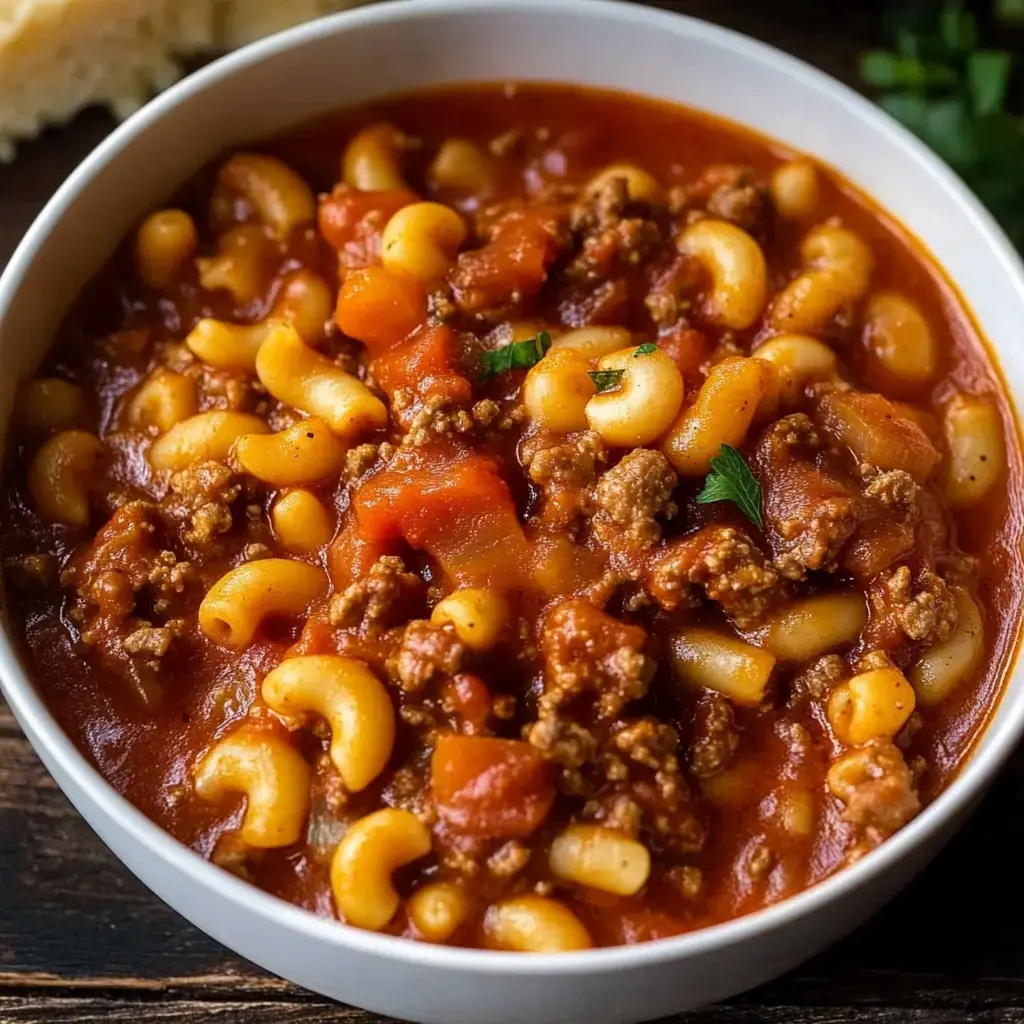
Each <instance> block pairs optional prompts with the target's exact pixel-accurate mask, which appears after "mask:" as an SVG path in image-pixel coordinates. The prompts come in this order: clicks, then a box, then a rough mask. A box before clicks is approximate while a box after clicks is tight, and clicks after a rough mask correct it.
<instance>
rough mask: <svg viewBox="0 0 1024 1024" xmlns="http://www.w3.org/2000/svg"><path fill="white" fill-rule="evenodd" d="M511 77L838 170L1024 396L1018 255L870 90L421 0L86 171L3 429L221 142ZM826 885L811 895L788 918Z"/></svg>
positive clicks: (272, 50)
mask: <svg viewBox="0 0 1024 1024" xmlns="http://www.w3.org/2000/svg"><path fill="white" fill-rule="evenodd" d="M637 55H642V57H638V56H637ZM502 79H517V80H536V81H563V82H577V83H581V84H590V85H599V86H602V87H606V88H617V89H623V90H628V91H632V92H638V93H644V94H647V95H650V96H655V97H659V98H662V99H666V100H671V101H676V102H681V103H685V104H688V105H691V106H694V107H698V108H702V109H704V110H707V111H710V112H712V113H715V114H718V115H720V116H723V117H727V118H730V119H732V120H734V121H737V122H740V123H742V124H745V125H748V126H750V127H752V128H755V129H756V130H757V131H758V132H760V133H761V134H763V135H767V136H769V137H772V138H775V139H777V140H779V141H780V142H783V143H785V144H786V145H789V146H792V147H794V148H796V149H801V150H806V151H808V152H810V153H812V154H814V155H815V156H816V157H818V158H819V159H821V160H823V161H825V162H826V163H828V164H831V165H832V166H834V167H836V168H837V169H839V170H840V171H841V172H842V173H843V174H844V175H845V176H846V177H848V178H849V179H851V180H852V181H853V182H854V183H856V184H857V185H858V186H859V187H860V188H862V189H863V190H864V191H865V192H867V193H868V194H869V195H871V196H873V197H874V198H875V199H876V200H877V201H878V202H879V204H880V205H881V206H882V207H883V208H885V209H887V210H890V211H892V212H893V213H894V214H895V215H896V216H897V218H898V220H899V221H900V222H901V223H902V224H903V225H905V226H906V227H907V228H908V229H909V230H910V231H911V232H913V233H914V234H915V235H916V236H917V237H918V238H919V239H920V240H921V241H922V242H923V243H924V245H925V246H926V247H927V248H928V249H929V250H930V251H931V252H932V253H933V255H934V257H935V259H936V260H937V261H938V262H939V263H940V264H941V265H942V266H943V267H944V268H945V270H946V271H947V273H948V274H949V276H950V278H951V279H953V280H954V281H956V282H957V285H958V286H959V288H960V290H961V291H962V293H963V295H964V296H965V297H966V300H967V303H968V305H969V306H970V307H971V308H972V310H973V312H974V314H975V317H976V319H977V321H978V323H979V325H980V327H981V329H982V331H983V332H984V334H985V335H986V336H987V337H988V339H989V340H990V341H991V343H992V346H993V348H994V350H995V351H996V353H997V354H998V358H999V361H1000V364H1001V367H1002V371H1003V373H1004V375H1005V378H1006V380H1007V383H1008V387H1009V390H1010V393H1011V394H1012V395H1015V396H1022V395H1024V348H1022V347H1021V346H1020V345H1019V343H1018V341H1017V334H1018V333H1019V329H1020V328H1019V324H1020V321H1021V311H1022V309H1024V277H1022V273H1021V267H1020V263H1019V261H1018V259H1017V257H1016V254H1015V253H1014V252H1013V250H1012V248H1011V247H1010V245H1009V243H1008V242H1007V241H1006V239H1005V237H1004V236H1003V235H1002V233H1001V232H1000V231H999V230H998V228H996V227H995V225H994V224H993V222H992V221H991V218H990V217H989V216H988V215H987V214H986V213H985V211H984V210H983V209H982V208H981V206H980V204H979V203H978V202H977V201H976V200H975V199H974V197H973V196H972V195H971V194H970V193H969V192H968V191H967V189H966V188H965V187H964V186H963V185H962V184H961V183H960V182H959V180H958V179H957V178H956V177H955V176H954V175H953V174H952V173H951V172H949V171H948V170H946V169H945V168H944V167H943V166H942V165H941V164H939V162H938V161H937V160H936V159H935V158H934V157H933V156H932V155H931V154H930V153H929V152H928V151H927V150H926V149H925V148H924V147H923V146H922V145H921V144H919V143H917V142H916V141H915V140H914V139H913V138H911V137H910V136H909V135H908V134H907V133H906V132H904V131H903V130H902V129H900V128H899V127H898V126H897V125H895V123H894V122H891V121H890V120H889V119H888V118H887V117H886V116H885V115H883V114H881V113H879V112H878V111H877V110H876V109H875V108H874V107H873V106H872V105H871V104H870V103H868V102H867V101H866V100H864V99H862V98H860V97H858V96H857V95H855V94H854V93H852V92H850V91H849V90H847V89H845V88H843V87H842V86H840V85H838V84H837V83H835V82H833V81H832V80H830V79H828V78H827V77H826V76H824V75H822V74H820V73H818V72H816V71H814V70H813V69H811V68H809V67H806V66H805V65H803V64H801V63H800V62H798V61H795V60H793V59H791V58H788V57H786V56H784V55H782V54H779V53H777V52H775V51H773V50H771V49H770V48H768V47H765V46H762V45H760V44H757V43H753V42H751V41H750V40H746V39H743V38H742V37H740V36H737V35H734V34H733V33H729V32H726V31H723V30H721V29H717V28H713V27H711V26H708V25H706V24H703V23H701V22H696V21H692V20H690V19H686V18H679V17H672V16H668V15H665V14H662V13H658V12H654V11H650V10H645V9H643V8H639V7H635V6H632V5H625V4H621V5H620V4H606V3H602V2H599V0H473V2H470V0H414V2H412V3H396V4H384V5H382V6H381V7H379V8H366V9H364V10H360V11H357V12H354V13H351V14H348V15H342V16H339V17H337V18H331V19H326V20H324V21H323V22H319V23H315V24H312V25H309V26H304V27H301V28H299V29H296V30H294V31H292V32H289V33H286V34H284V35H283V36H280V37H276V38H274V39H271V40H268V41H265V42H263V43H259V44H256V45H255V46H253V47H250V48H247V49H246V50H245V51H242V52H240V53H238V54H235V55H233V56H231V57H229V58H226V59H225V60H223V61H220V62H218V63H217V64H216V65H214V66H212V67H210V68H208V69H205V70H204V71H202V72H200V73H198V74H197V75H195V76H193V77H192V78H190V79H189V80H187V81H186V82H184V83H183V84H182V85H180V86H179V87H177V88H176V89H173V90H171V91H170V92H169V93H167V94H164V95H163V96H161V97H160V98H158V99H157V100H155V101H154V102H153V103H152V104H150V105H149V106H147V107H146V108H144V110H143V111H141V112H140V114H138V115H136V117H135V118H133V119H132V120H131V122H129V124H128V125H126V126H125V127H124V128H122V129H121V130H120V131H119V132H117V133H115V135H114V136H112V137H111V139H109V140H108V141H107V142H106V143H105V144H104V145H103V146H101V147H100V149H99V150H97V152H96V153H95V154H93V156H92V157H90V158H89V160H87V161H86V163H85V164H83V166H82V167H81V168H80V169H79V170H78V171H76V172H75V174H74V175H73V176H72V177H71V178H70V179H69V181H68V182H67V183H66V185H65V186H64V187H63V189H62V190H61V192H60V193H59V194H58V196H57V197H56V198H55V200H54V201H53V202H52V203H51V204H50V206H49V207H48V208H47V211H46V212H45V213H44V214H43V215H42V217H41V218H40V219H39V221H37V223H36V225H35V226H34V227H33V229H32V230H31V232H30V233H29V235H28V236H27V238H26V240H25V241H24V242H23V244H22V247H21V248H20V249H19V252H18V254H17V255H16V256H15V258H14V260H12V263H11V266H10V267H9V269H8V271H7V273H5V275H4V277H3V279H2V280H0V367H2V373H0V442H2V437H3V433H4V432H5V426H6V421H7V419H8V413H9V410H10V405H11V398H12V395H13V390H14V387H15V385H16V383H17V382H18V381H19V380H20V379H23V378H24V377H26V376H28V375H29V374H30V373H31V372H32V371H33V370H34V369H35V366H36V365H37V364H38V362H39V360H40V359H41V357H42V355H43V353H44V352H45V349H46V348H47V346H48V344H49V342H50V338H51V336H52V333H53V330H54V328H55V327H56V324H57V322H58V320H59V318H60V317H61V315H62V314H63V312H64V310H65V309H66V307H67V305H68V302H69V301H70V299H71V298H72V297H73V296H74V295H75V294H76V293H77V292H78V291H79V290H80V289H81V287H82V286H83V285H84V284H85V283H86V281H87V280H88V279H89V277H90V276H91V275H92V273H93V272H94V271H95V270H96V269H97V268H98V267H99V266H100V265H101V264H102V263H103V261H104V260H105V259H106V258H107V257H108V256H109V254H110V252H111V251H112V250H113V248H114V246H115V245H116V244H117V242H118V240H119V239H120V238H121V237H122V236H123V235H124V233H125V232H126V231H127V229H128V228H129V227H130V226H131V224H132V223H133V222H134V221H135V220H136V219H137V218H138V216H139V215H140V214H141V213H142V212H143V211H145V210H147V209H149V208H151V207H153V206H154V205H156V204H158V203H160V202H161V201H162V200H163V199H164V198H166V196H167V195H169V194H170V193H171V192H172V191H173V190H174V188H175V187H176V186H177V185H178V184H179V183H180V182H181V181H182V180H183V179H184V178H186V177H187V176H188V175H189V174H191V173H192V172H193V171H195V170H196V169H197V168H198V167H199V166H200V165H202V164H203V163H204V162H206V161H207V160H209V159H210V158H212V157H213V156H214V155H215V154H217V153H218V152H220V151H222V150H225V149H228V148H231V147H233V146H237V145H238V144H240V143H244V142H246V141H248V140H251V139H254V138H260V137H264V136H267V135H272V134H274V133H276V132H278V131H281V130H283V129H285V128H287V127H291V126H293V125H296V124H298V123H301V122H303V121H307V120H310V119H313V118H315V117H318V116H321V115H323V114H326V113H328V112H330V111H331V110H333V109H336V108H337V107H339V106H344V105H347V104H352V103H358V102H360V101H363V100H366V99H369V98H372V97H375V96H381V95H384V94H387V93H392V92H399V91H408V90H412V89H416V88H419V87H425V86H428V85H443V84H452V83H457V82H472V81H495V80H502ZM9 656H10V651H9V648H7V645H6V642H5V641H4V638H2V637H0V661H6V665H7V669H8V670H7V671H5V676H6V678H5V682H6V685H7V686H8V688H9V690H10V695H11V696H12V704H15V705H16V708H20V710H21V711H23V712H24V711H25V710H26V709H29V710H31V711H32V712H33V714H34V715H35V716H36V721H37V723H39V724H40V731H41V732H43V733H45V743H46V744H48V745H52V750H51V753H52V755H53V757H54V758H57V757H61V758H73V756H74V755H73V754H69V753H68V752H67V751H62V752H59V753H58V752H57V748H58V747H59V746H60V745H61V738H60V736H59V732H58V730H57V729H56V726H54V725H53V723H52V719H49V718H48V716H46V715H45V712H43V711H42V710H41V709H40V708H39V707H38V701H36V699H35V698H34V696H33V695H31V694H30V687H29V685H28V684H27V682H26V681H25V680H24V679H23V677H21V678H20V677H19V676H18V674H16V673H15V672H14V671H13V668H12V666H13V661H7V658H8V657H9ZM33 701H35V706H31V704H32V702H33ZM1022 719H1024V678H1021V677H1020V676H1019V674H1018V675H1017V676H1015V677H1014V678H1013V679H1011V681H1010V683H1009V684H1008V690H1007V693H1006V697H1005V698H1004V700H1003V702H1002V704H1001V706H1000V708H999V710H998V712H997V714H996V716H995V718H994V722H993V725H992V727H990V728H989V729H988V731H987V733H986V735H985V737H984V739H983V741H982V743H981V744H980V746H979V748H978V752H977V753H976V755H975V760H976V761H979V762H981V763H979V765H978V766H977V768H976V771H974V774H973V776H972V777H973V779H974V783H972V784H971V785H972V786H973V788H974V789H977V788H978V786H979V785H980V784H981V783H983V782H984V781H985V780H986V778H987V777H988V776H990V775H991V774H992V772H993V771H994V769H995V768H996V767H997V765H998V763H999V761H1000V760H1001V759H1002V758H1003V757H1004V756H1005V755H1006V753H1007V752H1008V750H1009V749H1010V747H1011V745H1012V743H1013V741H1014V740H1015V739H1016V736H1017V734H1018V732H1019V726H1020V724H1021V721H1022ZM63 745H64V746H65V747H66V746H67V744H66V741H64V743H63ZM77 763H78V762H74V763H72V761H71V760H68V761H66V764H69V765H71V766H72V768H74V767H75V765H77ZM82 763H83V764H84V762H82ZM971 767H972V770H973V769H975V766H974V765H972V766H971ZM969 774H970V773H969ZM961 781H963V782H966V780H961ZM97 785H99V783H98V781H97ZM958 785H959V783H958ZM956 788H957V787H954V789H956ZM969 795H970V794H969V793H965V794H964V797H963V800H959V797H954V795H953V794H952V793H947V794H946V795H945V796H944V797H943V798H940V800H939V801H938V802H937V803H936V805H933V808H932V809H931V810H930V811H929V812H928V813H926V814H925V815H923V816H922V819H919V820H918V821H917V822H914V823H912V824H911V825H910V826H908V828H907V829H906V830H905V832H904V833H901V834H900V835H899V836H897V837H895V838H894V839H893V840H891V841H890V843H888V844H886V847H885V848H884V849H883V850H882V851H881V852H880V853H879V854H877V855H875V857H872V858H868V861H874V862H875V867H872V866H870V865H868V864H866V863H865V864H863V865H858V866H857V867H856V868H855V869H852V872H847V873H846V874H847V875H850V876H851V877H850V878H848V879H846V880H845V881H840V880H838V879H836V880H832V881H830V882H827V883H825V884H824V885H825V887H828V886H832V885H833V883H834V884H835V886H839V885H844V886H848V885H853V884H854V882H855V879H863V878H865V877H867V873H869V872H870V871H872V870H875V868H881V866H882V865H883V864H884V863H885V862H886V859H889V860H891V859H892V858H895V857H897V856H898V855H899V850H900V849H901V847H902V846H905V845H907V844H912V843H913V842H915V839H914V837H915V836H918V837H923V836H924V835H925V834H926V831H927V829H928V828H929V827H930V826H929V825H928V821H930V820H931V819H930V817H929V815H931V816H932V817H934V816H935V815H938V814H940V813H945V812H940V811H939V810H938V808H939V806H940V805H942V806H947V809H948V811H949V812H950V813H951V812H952V811H953V810H955V809H956V806H948V805H949V800H953V801H954V803H955V802H956V801H958V800H959V806H960V807H962V806H963V804H964V803H965V802H966V799H967V797H968V796H969ZM947 797H948V798H949V800H947V799H946V798H947ZM876 858H881V859H876ZM819 888H823V887H819ZM824 898H825V896H824V895H821V894H819V896H812V894H804V896H802V897H796V898H795V899H794V900H791V901H789V903H792V904H794V907H793V908H791V909H790V910H786V911H785V913H797V912H798V910H797V908H798V907H804V908H806V909H809V908H811V907H812V906H813V905H814V901H815V900H818V899H824ZM801 901H802V902H801ZM779 912H782V908H772V910H770V911H767V912H762V913H767V914H777V913H779ZM721 927H723V928H726V929H728V928H730V927H732V926H721ZM712 930H714V929H712ZM337 931H339V932H342V931H345V930H342V929H338V930H337ZM723 934H725V933H724V932H723ZM687 938H688V937H687ZM673 941H675V940H673ZM679 941H683V940H679ZM453 952H454V951H453ZM608 952H609V953H611V952H612V951H608Z"/></svg>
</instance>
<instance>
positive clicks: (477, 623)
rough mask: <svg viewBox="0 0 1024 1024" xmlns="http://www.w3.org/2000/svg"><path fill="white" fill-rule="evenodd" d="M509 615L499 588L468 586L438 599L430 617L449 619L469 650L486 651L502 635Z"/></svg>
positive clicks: (439, 622) (441, 620)
mask: <svg viewBox="0 0 1024 1024" xmlns="http://www.w3.org/2000/svg"><path fill="white" fill-rule="evenodd" d="M510 617H511V609H510V608H509V604H508V601H507V600H506V599H505V598H504V596H503V595H501V594H499V593H498V591H496V590H488V589H483V588H480V589H477V588H473V587H469V588H467V589H465V590H456V591H455V593H454V594H449V595H448V596H447V597H446V598H443V599H442V600H441V601H439V602H438V603H437V604H436V605H435V606H434V610H433V612H432V613H431V616H430V621H431V622H433V623H434V624H435V625H438V626H443V625H445V624H446V623H451V625H452V627H453V628H454V629H455V635H456V636H457V637H458V638H459V640H460V641H462V643H464V644H465V645H466V646H467V647H468V648H469V649H470V650H473V651H487V650H490V649H491V648H492V647H493V646H494V645H495V644H496V643H497V642H498V640H499V639H500V638H501V634H502V633H503V632H504V631H505V628H506V626H507V625H508V622H509V619H510Z"/></svg>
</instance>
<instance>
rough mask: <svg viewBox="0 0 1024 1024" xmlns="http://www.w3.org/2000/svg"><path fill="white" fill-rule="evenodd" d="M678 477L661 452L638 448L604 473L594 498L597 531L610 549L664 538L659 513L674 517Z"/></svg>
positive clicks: (638, 546) (645, 545)
mask: <svg viewBox="0 0 1024 1024" xmlns="http://www.w3.org/2000/svg"><path fill="white" fill-rule="evenodd" d="M677 482H678V477H677V476H676V474H675V471H674V470H673V469H672V467H671V466H670V465H669V462H668V459H666V458H665V456H664V455H662V454H661V452H656V451H651V450H650V449H648V448H637V449H636V450H634V451H632V452H630V453H629V454H628V455H626V456H624V457H623V458H622V460H621V461H620V462H619V463H618V464H616V465H615V466H613V467H612V468H611V469H609V470H608V472H606V473H604V474H603V475H602V476H601V478H600V480H598V482H597V487H596V488H595V491H594V498H595V502H596V505H597V512H596V513H595V514H594V518H593V521H592V525H593V529H594V533H595V535H596V536H597V538H598V539H599V540H600V541H601V543H602V544H604V545H605V547H607V548H608V549H609V550H611V551H613V552H614V551H616V550H617V549H619V548H620V547H622V546H625V547H626V548H627V549H628V550H642V549H645V548H649V547H651V546H652V545H654V544H655V543H657V541H658V540H659V539H660V538H661V525H660V524H659V523H658V521H657V518H656V517H657V516H660V515H664V516H666V517H669V518H670V517H671V516H672V515H674V514H675V512H676V506H675V504H674V503H673V502H672V500H671V498H672V492H673V490H675V486H676V483H677Z"/></svg>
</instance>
